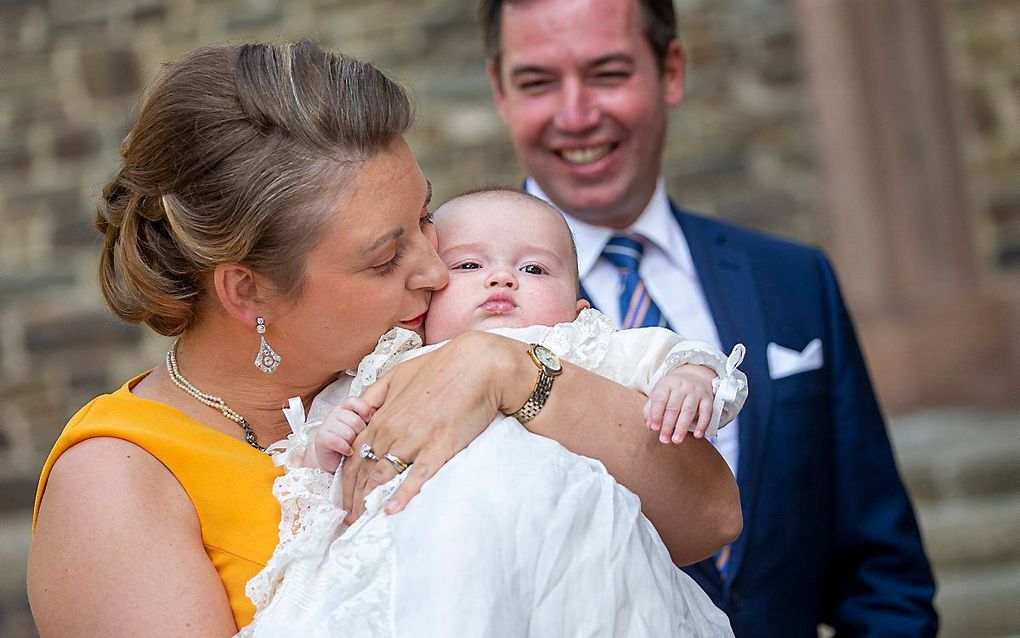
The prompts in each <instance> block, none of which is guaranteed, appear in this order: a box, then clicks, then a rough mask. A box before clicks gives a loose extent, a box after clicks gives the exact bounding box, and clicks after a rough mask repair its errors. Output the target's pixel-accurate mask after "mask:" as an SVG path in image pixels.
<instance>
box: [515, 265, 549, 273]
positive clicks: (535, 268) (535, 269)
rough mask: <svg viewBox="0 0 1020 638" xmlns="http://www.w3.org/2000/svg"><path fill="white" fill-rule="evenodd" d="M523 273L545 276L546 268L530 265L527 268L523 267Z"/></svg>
mask: <svg viewBox="0 0 1020 638" xmlns="http://www.w3.org/2000/svg"><path fill="white" fill-rule="evenodd" d="M521 272H524V273H528V274H529V275H544V274H545V268H542V267H541V266H539V265H537V264H528V265H527V266H521Z"/></svg>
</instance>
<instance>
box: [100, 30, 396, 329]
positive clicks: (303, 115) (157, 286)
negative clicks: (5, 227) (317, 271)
mask: <svg viewBox="0 0 1020 638" xmlns="http://www.w3.org/2000/svg"><path fill="white" fill-rule="evenodd" d="M412 119H413V109H412V107H411V103H410V101H409V99H408V97H407V94H406V92H405V91H404V90H403V89H402V88H401V87H400V86H399V85H397V84H396V83H394V82H393V81H391V80H390V79H388V78H387V77H386V76H385V75H384V74H383V73H382V72H381V71H379V70H378V69H376V68H375V67H373V66H372V65H370V64H366V63H364V62H361V61H359V60H356V59H354V58H352V57H349V56H346V55H344V54H342V53H336V52H330V51H325V50H323V49H321V48H319V47H318V46H317V45H315V44H313V43H311V42H307V41H305V42H299V43H297V44H293V45H273V44H247V45H243V46H239V47H238V46H224V45H221V46H210V47H204V48H201V49H198V50H196V51H194V52H192V53H190V54H189V55H187V56H186V57H185V58H184V59H182V60H181V61H179V62H177V63H175V64H172V65H169V66H167V67H166V68H165V70H164V72H163V74H162V75H161V77H160V78H158V79H157V80H156V81H155V82H154V83H153V84H152V85H151V87H150V88H149V90H148V93H147V97H146V99H145V100H144V102H143V104H142V107H141V109H140V111H139V114H138V117H137V119H136V121H135V123H134V126H133V127H132V129H131V132H130V133H129V134H128V137H127V139H125V141H124V144H123V146H122V148H121V155H122V158H123V161H122V167H121V169H120V172H119V173H118V174H117V176H116V177H115V178H114V179H113V180H112V181H111V182H110V183H109V184H108V185H107V186H106V187H105V188H104V189H103V201H102V202H101V203H100V205H99V207H98V209H97V211H96V217H95V225H96V229H97V230H98V231H99V232H100V233H101V234H103V235H105V238H106V241H105V245H104V247H103V251H102V255H101V257H100V261H99V279H100V285H101V287H102V292H103V296H104V297H105V298H106V302H107V304H108V305H109V306H110V308H111V310H112V311H113V312H114V313H115V314H116V315H117V316H118V317H120V318H121V319H124V320H125V321H129V322H133V323H138V322H144V323H146V324H148V325H149V326H151V327H152V328H153V329H154V330H156V331H157V332H159V333H160V334H163V335H178V334H181V333H182V332H184V331H186V330H187V329H188V328H189V327H190V326H191V325H192V324H193V322H194V320H195V317H196V314H197V312H198V306H199V304H200V302H201V300H202V298H203V296H204V294H205V293H206V286H207V285H208V282H207V279H208V275H209V274H210V273H211V272H212V271H213V269H214V268H215V267H216V266H218V265H221V264H227V263H237V264H243V265H246V266H249V267H250V268H252V269H253V270H255V271H257V272H259V273H260V274H262V275H264V276H266V277H267V278H268V279H269V280H270V281H271V282H272V283H273V285H274V286H275V288H276V289H277V290H278V291H280V292H281V293H282V294H284V295H287V296H290V297H294V296H297V295H298V294H299V293H300V290H301V285H302V283H303V280H304V267H305V255H306V254H307V252H308V251H309V250H311V248H313V247H314V245H315V243H316V241H317V238H318V237H320V236H321V235H322V232H321V231H322V229H323V227H324V226H325V224H326V223H327V222H329V221H330V220H331V219H332V218H333V214H334V211H332V210H330V209H328V208H327V203H328V202H327V201H326V199H325V198H326V196H327V195H330V194H341V195H342V190H341V189H343V188H344V187H345V186H346V185H347V184H348V183H349V181H350V179H351V178H352V177H353V176H354V175H355V174H356V171H357V169H358V167H359V166H360V165H361V164H362V163H363V162H365V161H366V160H369V159H371V158H372V157H373V156H375V155H376V154H377V153H379V152H381V151H382V150H384V149H385V148H386V147H387V146H389V145H390V144H391V143H392V142H393V141H394V140H396V139H398V138H400V137H401V136H402V135H403V134H404V133H405V132H406V131H407V129H408V128H409V127H410V125H411V121H412Z"/></svg>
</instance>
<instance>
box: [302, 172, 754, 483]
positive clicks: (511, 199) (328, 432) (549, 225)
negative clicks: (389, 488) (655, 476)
mask: <svg viewBox="0 0 1020 638" xmlns="http://www.w3.org/2000/svg"><path fill="white" fill-rule="evenodd" d="M435 224H436V233H437V235H438V237H439V253H440V257H441V258H442V259H443V262H444V263H446V265H447V267H448V268H449V270H450V282H449V284H448V285H447V286H446V287H445V288H443V289H442V290H440V291H438V292H436V293H435V294H434V295H433V297H432V303H431V304H430V306H429V312H428V314H427V315H426V319H425V324H424V333H425V334H424V337H425V343H426V344H430V345H431V344H438V343H441V342H443V341H446V340H448V339H451V338H453V337H455V336H457V335H458V334H461V333H462V332H466V331H468V330H491V329H495V328H524V327H528V326H555V325H556V324H560V323H566V322H571V321H574V320H575V319H576V318H577V317H578V315H579V314H580V313H582V312H584V311H587V312H588V313H595V314H599V313H597V312H596V311H594V310H589V304H588V302H587V301H586V300H584V299H580V300H579V299H577V290H578V272H577V256H576V255H577V252H576V248H575V246H574V242H573V237H572V236H571V234H570V229H569V228H568V227H567V223H566V221H564V219H563V217H562V215H560V214H559V212H558V211H557V210H556V209H555V208H553V207H552V206H550V205H549V204H547V203H546V202H544V201H542V200H540V199H538V198H536V197H533V196H531V195H529V194H527V193H524V192H521V191H516V190H511V189H505V188H489V189H481V190H478V191H472V192H469V193H466V194H464V195H460V196H458V197H455V198H453V199H452V200H450V201H448V202H447V203H445V204H443V205H442V206H441V207H440V208H439V209H438V210H437V211H436V213H435ZM493 238H498V240H494V239H493ZM599 319H600V320H601V319H604V318H603V317H601V315H600V314H599ZM601 323H603V324H605V325H606V326H608V319H605V320H604V321H601ZM666 332H667V331H665V330H662V329H654V330H653V329H641V330H637V331H636V332H632V333H629V334H625V333H622V332H621V333H619V336H620V337H623V338H625V340H627V341H634V342H638V344H640V343H643V342H647V343H646V345H644V346H643V347H644V348H647V347H650V346H651V345H652V344H653V343H656V342H658V343H660V344H661V343H663V342H662V340H663V339H665V343H666V344H668V345H670V346H673V345H675V344H676V343H679V342H681V341H682V339H681V338H679V337H674V336H672V335H667V334H665V333H666ZM649 340H650V342H649ZM684 343H685V346H688V349H687V351H688V352H690V351H691V350H690V348H689V346H694V350H695V351H696V352H698V354H699V355H700V356H699V357H695V359H698V361H693V360H692V361H690V362H688V363H683V364H681V365H677V366H675V367H668V366H667V367H666V368H661V372H662V374H657V375H654V376H656V377H657V378H658V381H657V382H656V383H655V384H654V385H653V386H652V388H651V390H650V391H648V390H647V389H644V388H637V389H639V390H641V389H643V390H644V391H645V393H646V394H647V395H648V401H647V402H646V403H645V406H644V417H645V423H646V424H647V425H648V427H649V428H650V429H652V430H656V431H658V432H659V440H660V441H661V442H662V443H674V444H679V443H681V442H682V441H683V439H684V436H685V435H686V434H687V432H688V431H690V432H693V434H694V436H695V437H697V438H701V437H702V436H704V435H705V434H706V432H708V434H709V436H714V435H715V432H716V430H717V429H718V427H720V426H721V425H724V424H725V423H728V422H729V421H730V420H732V418H733V416H735V415H736V412H738V411H739V410H740V407H741V406H742V404H743V397H744V396H745V395H746V391H745V392H744V393H743V394H740V393H739V392H738V393H737V395H736V396H734V397H732V398H731V399H729V401H730V402H729V404H727V400H726V397H724V400H723V401H721V402H719V403H718V404H717V403H716V401H715V397H714V392H713V381H714V380H717V379H718V378H719V377H726V376H729V377H733V373H732V368H733V367H735V365H736V364H739V357H742V352H743V350H742V347H740V346H738V348H737V349H736V350H735V352H736V353H737V354H736V355H735V356H736V357H738V359H737V361H736V363H735V364H731V370H730V371H729V372H727V371H725V359H723V358H722V355H721V353H718V352H717V351H716V350H715V348H713V347H712V346H710V345H708V344H704V343H700V342H699V343H696V344H695V343H694V342H690V341H687V342H684ZM635 345H637V344H635ZM656 352H661V351H656ZM558 354H561V356H565V357H566V358H567V359H568V360H569V359H570V354H569V353H558ZM632 354H637V352H636V351H635V352H633V353H625V354H623V358H624V359H627V358H631V359H633V357H632V356H631V355H632ZM667 354H668V353H667ZM709 355H712V356H709ZM715 355H717V356H715ZM706 357H707V358H708V360H706ZM665 358H666V354H664V355H663V359H665ZM698 362H704V363H708V364H710V365H712V366H713V367H706V366H704V365H698V364H697V363H698ZM654 363H655V364H656V365H657V366H659V365H661V364H663V363H664V361H663V360H660V361H654ZM628 364H630V365H637V364H638V361H637V360H631V361H627V360H624V361H621V362H620V365H623V366H627V365H628ZM595 371H596V372H601V371H599V370H595ZM717 373H720V374H717ZM738 375H739V373H738ZM603 376H609V377H610V378H613V379H614V380H616V381H619V382H621V383H624V385H630V386H631V387H634V384H633V382H627V381H626V380H624V379H620V378H618V375H616V374H613V373H612V372H608V373H604V375H603ZM733 378H734V380H736V379H740V381H738V383H743V377H742V376H737V377H733ZM716 385H717V386H718V385H719V383H718V381H717V383H716ZM731 393H732V392H731ZM713 407H714V408H715V410H714V412H715V415H714V416H715V418H714V419H713ZM723 411H725V413H726V416H727V417H728V418H726V419H725V420H722V412H723ZM370 416H371V410H370V408H369V406H368V404H367V403H365V401H363V400H361V399H360V398H358V397H354V396H351V397H347V398H346V399H344V400H343V401H341V403H340V405H339V407H338V408H337V409H334V410H333V411H332V412H330V413H329V415H328V416H327V417H326V418H325V420H324V422H323V424H322V426H321V427H320V428H319V429H318V431H317V432H316V436H315V438H314V439H313V441H312V442H311V445H309V446H308V447H307V449H306V455H305V458H304V462H305V464H306V465H307V466H309V467H318V468H321V469H323V470H326V471H328V472H334V471H336V469H337V467H338V465H339V462H340V459H341V457H343V456H350V455H351V454H353V453H354V449H353V447H352V443H353V441H354V438H355V437H356V436H357V435H358V434H359V433H360V432H361V431H362V430H363V429H364V428H365V427H366V423H367V422H368V420H369V418H370ZM720 421H722V422H720Z"/></svg>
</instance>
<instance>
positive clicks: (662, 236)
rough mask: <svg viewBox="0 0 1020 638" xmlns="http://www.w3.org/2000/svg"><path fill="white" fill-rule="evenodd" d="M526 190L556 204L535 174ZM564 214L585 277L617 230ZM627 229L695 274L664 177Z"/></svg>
mask: <svg viewBox="0 0 1020 638" xmlns="http://www.w3.org/2000/svg"><path fill="white" fill-rule="evenodd" d="M524 190H526V191H527V192H528V193H530V194H532V195H534V196H535V197H539V198H541V199H543V200H545V201H547V202H550V203H552V201H551V200H550V199H549V196H548V195H546V194H545V192H544V191H542V189H541V187H539V185H538V183H537V182H535V180H534V179H532V178H531V177H529V178H527V180H525V182H524ZM561 212H562V211H561ZM563 217H564V218H565V219H566V220H567V226H569V227H570V232H572V233H573V234H574V242H575V243H576V244H577V268H578V272H579V273H580V276H581V279H584V277H585V276H587V274H588V273H589V272H591V269H592V268H594V267H595V264H596V262H598V259H599V257H600V256H601V255H602V249H603V248H605V247H606V243H607V242H608V241H609V238H610V237H612V236H613V235H614V234H616V232H617V231H615V230H613V229H611V228H606V227H604V226H595V225H593V224H588V223H586V222H582V221H579V220H577V219H574V218H573V217H571V216H570V215H568V214H566V213H564V214H563ZM623 232H624V233H636V234H638V235H641V236H642V237H644V238H645V239H646V240H647V241H648V242H650V243H651V244H652V245H654V246H655V247H657V248H658V249H659V250H661V251H662V252H663V253H664V254H665V256H666V258H667V259H669V260H670V261H671V262H672V263H673V265H674V266H676V267H677V268H679V269H680V270H682V271H683V272H684V274H687V275H689V276H693V275H694V259H693V258H692V257H691V250H690V247H688V245H687V240H686V238H685V237H684V232H683V229H681V228H680V224H679V223H678V222H677V220H676V218H675V217H674V216H673V209H672V206H671V205H670V203H669V196H668V195H667V194H666V185H665V183H664V182H663V179H662V178H661V177H660V178H659V179H658V181H657V182H656V184H655V192H654V193H652V198H651V199H650V200H649V201H648V206H646V207H645V210H644V211H642V213H641V215H640V216H638V218H637V220H636V221H635V222H634V223H633V224H631V225H630V227H628V228H627V229H626V230H625V231H623Z"/></svg>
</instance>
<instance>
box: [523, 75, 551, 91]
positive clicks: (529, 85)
mask: <svg viewBox="0 0 1020 638" xmlns="http://www.w3.org/2000/svg"><path fill="white" fill-rule="evenodd" d="M551 85H552V80H549V79H547V78H534V79H529V80H520V81H519V82H517V90H519V91H525V92H529V93H531V92H537V91H541V90H543V89H545V88H547V87H549V86H551Z"/></svg>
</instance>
